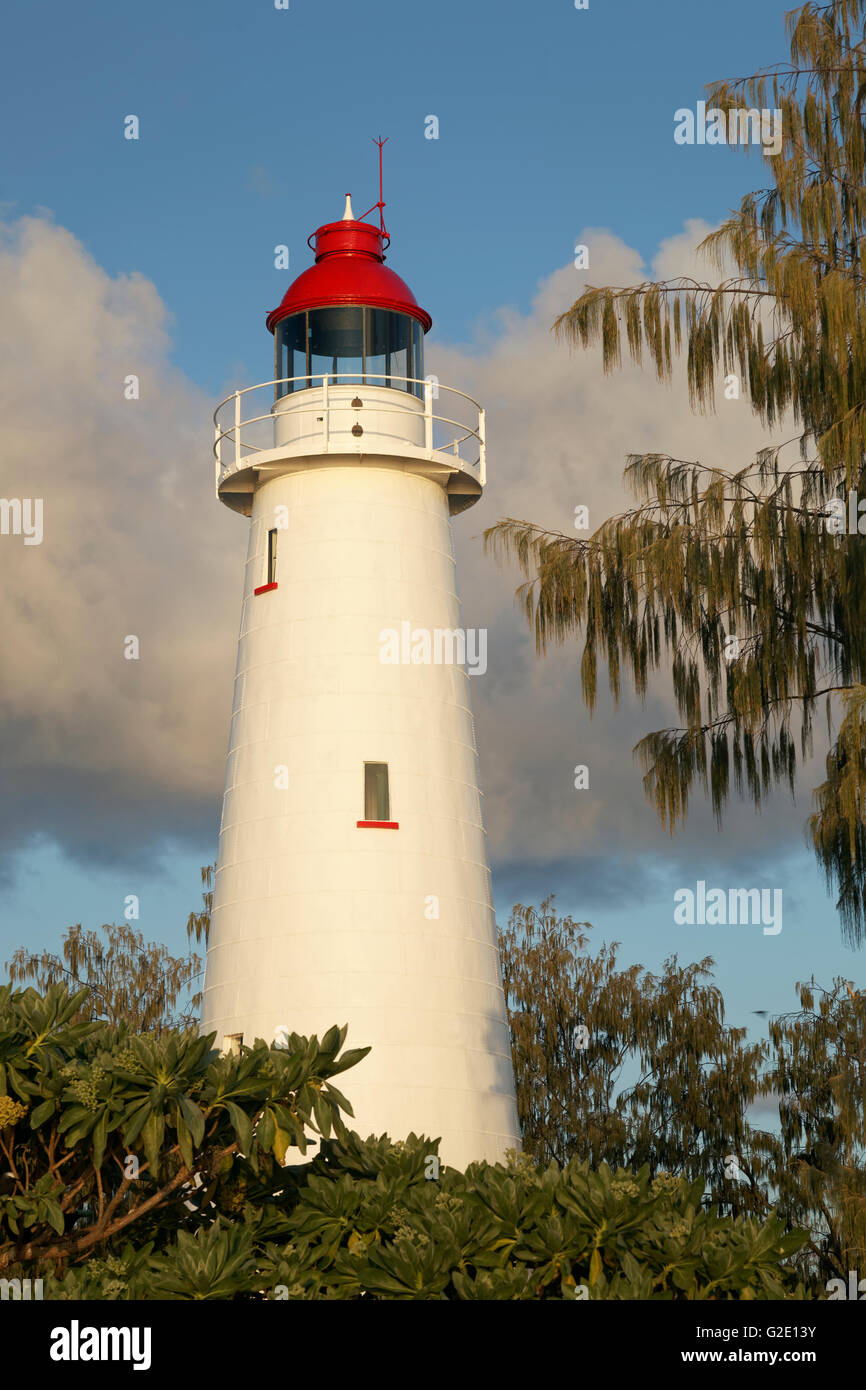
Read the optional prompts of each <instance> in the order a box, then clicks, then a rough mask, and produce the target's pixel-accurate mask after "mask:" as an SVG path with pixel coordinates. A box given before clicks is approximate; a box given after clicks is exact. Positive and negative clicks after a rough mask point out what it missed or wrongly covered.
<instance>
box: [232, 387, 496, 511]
mask: <svg viewBox="0 0 866 1390" xmlns="http://www.w3.org/2000/svg"><path fill="white" fill-rule="evenodd" d="M311 381H316V382H320V383H321V385H316V386H310V385H309V383H310V382H311ZM396 381H399V382H402V383H403V385H404V386H421V387H423V410H414V409H411V408H407V405H406V404H404V403H403V402H408V401H412V400H418V397H417V396H416V395H415V394H414V393H410V392H408V391H403V392H400V391H395V392H394V394H395V395H396V396H397V398H398V399H399V400H400V401H401V403H400V404H399V405H398V404H393V405H392V404H390V403H388V402H387V401H383V399H382V396H381V395H379V394H377V395H376V397H375V398H374V399H371V400H370V403H369V413H370V414H375V415H376V416H377V417H378V416H380V415H389V416H402V417H403V419H404V420H405V421H406V425H407V431H406V435H405V439H402V437H401V435H400V433H399V432H397V433H394V434H388V435H387V436H382V435H377V434H375V433H373V435H372V438H371V440H370V444H371V446H372V448H373V449H375V450H380V448H381V445H382V440H383V438H386V439H387V440H389V441H392V442H393V443H394V444H395V445H397V446H400V447H402V446H403V445H404V444H405V445H406V446H409V448H410V449H411V452H412V454H416V453H421V454H422V455H423V456H424V457H427V458H430V459H433V458H434V457H435V456H437V455H439V456H441V455H442V454H443V453H444V454H446V455H447V454H450V455H451V457H452V458H454V459H455V460H456V461H457V462H456V467H458V468H459V469H460V470H461V471H469V472H471V473H472V475H473V476H474V477H476V478H477V479H478V481H479V482H480V484H481V486H482V487H483V486H484V484H485V482H486V475H487V466H486V465H487V459H486V448H485V439H484V427H485V416H484V410H483V408H482V407H481V406H480V405H479V404H478V402H477V401H475V400H473V399H472V397H471V396H467V395H466V393H465V391H458V390H456V388H455V387H453V386H441V385H439V383H437V382H433V381H430V380H429V379H426V378H420V377H408V376H395V375H393V374H391V375H386V374H385V373H374V372H366V373H362V372H337V373H325V374H323V375H321V376H318V375H317V376H314V377H308V376H294V377H280V378H279V379H278V380H276V381H261V382H259V383H258V384H257V385H256V386H245V387H244V388H243V389H242V390H240V391H234V392H233V393H232V394H231V395H230V396H226V398H225V400H224V401H221V402H220V404H219V405H218V406H217V408H216V410H215V411H214V415H213V419H214V445H213V450H214V457H215V459H216V481H217V487H219V484H220V481H221V479H222V478H223V477H224V476H225V475H226V474H227V473H229V472H234V471H235V470H237V469H238V468H240V467H242V466H243V464H244V463H245V461H246V460H248V459H249V460H250V461H252V458H253V456H254V455H255V454H259V453H266V452H269V451H270V450H272V449H274V448H275V447H277V441H276V438H275V437H274V429H273V427H274V425H275V424H276V423H277V422H279V421H286V420H291V421H293V422H294V421H295V420H297V419H298V418H302V417H304V416H313V417H314V419H313V424H317V423H321V426H322V429H321V435H320V442H319V443H318V444H313V442H312V438H311V435H310V434H308V435H305V436H304V437H303V439H301V440H298V441H297V443H298V445H300V446H302V450H303V452H305V453H311V454H312V453H319V452H321V453H327V452H328V450H329V447H330V444H331V442H332V440H334V441H336V438H337V436H338V435H339V438H340V439H341V440H342V441H343V447H345V442H346V434H347V433H351V432H350V431H349V430H347V429H342V430H340V431H334V430H333V428H332V424H333V418H332V417H333V416H334V415H335V414H337V413H339V415H340V416H341V417H342V418H343V419H344V420H345V417H346V414H347V412H350V411H351V410H352V406H351V403H350V402H349V401H348V400H346V398H345V396H344V395H341V397H340V398H339V399H338V400H336V401H334V400H333V398H332V397H331V396H330V393H329V387H331V386H344V387H345V386H351V387H352V388H353V389H355V390H356V391H360V390H363V388H364V386H371V385H376V384H377V383H383V384H385V383H387V385H388V386H390V385H391V383H392V382H396ZM296 382H303V383H304V385H303V386H302V387H301V388H300V389H296V390H294V391H289V392H283V394H281V395H280V396H278V397H277V399H276V401H275V402H273V403H272V404H271V405H270V406H269V408H268V410H267V411H266V412H264V413H262V414H258V415H249V416H245V415H244V406H245V405H246V404H247V402H245V401H244V402H243V403H242V398H243V397H245V396H249V395H250V393H251V392H253V391H264V390H268V391H270V392H271V393H273V392H274V390H275V388H276V387H277V386H289V385H294V384H295V383H296ZM379 389H381V388H379ZM307 392H309V393H310V394H311V395H312V393H313V392H315V396H313V398H312V399H311V400H310V402H309V404H308V405H296V404H295V402H296V401H298V400H300V398H301V397H302V396H303V395H306V394H307ZM440 392H445V393H447V394H448V395H449V396H456V397H459V398H460V401H465V402H466V403H467V405H468V406H469V408H470V413H471V414H472V416H473V423H467V422H466V421H465V420H459V419H455V418H453V417H452V416H450V415H440V414H437V413H435V412H434V410H433V401H434V397H435V396H438V394H439V393H440ZM289 403H290V405H289ZM281 406H282V408H281ZM458 408H459V407H455V413H456V410H457V409H458ZM422 421H423V434H424V444H423V448H419V447H418V446H417V445H416V444H415V443H414V441H412V440H410V435H409V430H410V427H411V425H412V424H416V425H417V424H418V423H419V422H422ZM262 426H265V430H264V431H262V429H261V427H262ZM253 427H258V436H259V438H264V439H265V442H264V443H254V442H253V440H252V438H251V437H250V436H251V433H253ZM245 432H246V437H245ZM413 432H414V431H413ZM312 433H314V432H312ZM226 446H228V447H226ZM464 449H465V452H463V451H464ZM298 451H300V450H298ZM293 452H294V450H293ZM227 455H228V457H227ZM469 455H474V457H469Z"/></svg>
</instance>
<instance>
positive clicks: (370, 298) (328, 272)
mask: <svg viewBox="0 0 866 1390" xmlns="http://www.w3.org/2000/svg"><path fill="white" fill-rule="evenodd" d="M386 235H387V234H386V233H385V232H383V231H381V230H380V229H379V228H378V227H374V226H373V225H372V223H370V222H357V221H355V220H354V219H351V218H344V219H343V221H342V222H326V223H325V225H324V226H323V227H319V229H318V231H316V232H314V233H313V236H314V237H315V243H316V245H315V251H316V263H315V265H311V266H310V267H309V268H308V269H307V270H305V271H303V272H302V273H301V274H300V275H299V276H298V278H297V280H295V281H294V283H293V284H291V285H290V286H289V288H288V290H287V291H286V294H285V297H284V298H283V302H282V303H281V304H280V306H279V308H278V309H272V310H271V312H270V313H269V314H268V317H267V319H266V323H267V326H268V328H269V329H270V330H271V332H272V333H273V331H274V328H275V327H276V325H277V324H278V323H279V322H280V320H281V319H286V318H288V317H289V315H290V314H297V313H300V312H301V310H303V309H326V308H329V307H331V306H339V305H343V304H371V305H373V306H374V307H375V308H378V309H392V310H394V311H395V312H396V313H398V314H411V316H412V318H414V319H417V320H418V322H419V323H422V324H423V325H424V332H425V333H426V332H427V331H428V329H429V328H430V326H431V325H432V323H433V320H432V319H431V317H430V315H429V314H428V313H427V312H426V310H424V309H422V308H421V306H420V304H418V302H417V300H416V299H415V296H414V294H413V293H412V291H411V290H410V288H409V286H408V285H407V284H406V282H405V281H404V280H401V279H400V276H399V275H396V274H395V273H394V271H393V270H389V269H388V268H387V267H386V266H385V265H383V261H384V260H385V245H386V244H387V243H386V242H385V237H386ZM311 240H312V238H311Z"/></svg>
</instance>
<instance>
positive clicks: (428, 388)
mask: <svg viewBox="0 0 866 1390" xmlns="http://www.w3.org/2000/svg"><path fill="white" fill-rule="evenodd" d="M424 448H425V450H426V451H427V454H428V456H429V455H430V454H432V453H433V383H432V381H425V382H424Z"/></svg>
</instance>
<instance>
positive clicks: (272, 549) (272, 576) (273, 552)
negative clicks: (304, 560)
mask: <svg viewBox="0 0 866 1390" xmlns="http://www.w3.org/2000/svg"><path fill="white" fill-rule="evenodd" d="M276 587H277V532H276V528H274V530H273V531H269V532H268V570H267V578H266V579H265V582H264V584H260V585H259V587H258V588H257V589H254V590H253V593H254V594H266V593H267V592H268V590H269V589H275V588H276Z"/></svg>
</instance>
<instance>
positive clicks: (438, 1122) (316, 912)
mask: <svg viewBox="0 0 866 1390" xmlns="http://www.w3.org/2000/svg"><path fill="white" fill-rule="evenodd" d="M380 148H381V147H380ZM380 167H381V165H380ZM380 187H381V185H380ZM374 208H378V210H379V218H378V222H379V225H376V223H375V222H371V221H366V220H365V218H366V217H367V216H368V215H369V214H367V213H365V214H364V215H363V217H361V218H356V217H355V215H354V213H353V211H352V205H351V200H350V198H348V197H347V199H346V208H345V212H344V215H343V217H342V218H341V219H340V220H339V221H334V222H328V223H325V224H324V225H323V226H321V227H319V228H318V230H317V231H316V232H315V233H313V235H312V236H311V237H310V239H309V244H310V246H311V249H312V250H313V252H314V255H315V260H314V263H313V264H312V265H310V266H309V267H308V268H307V269H306V270H304V271H303V273H302V274H301V275H299V276H298V278H297V279H296V280H295V281H294V283H293V284H292V285H291V286H290V288H289V289H288V291H287V293H286V295H285V297H284V298H283V300H282V303H281V304H280V305H279V307H278V308H276V309H274V310H273V311H272V312H271V313H270V314H268V316H267V320H266V322H267V328H268V329H269V330H270V332H271V333H272V334H273V336H274V354H275V355H274V379H273V380H272V381H267V382H264V383H261V384H259V385H257V386H252V387H247V388H245V389H243V390H239V391H237V392H235V393H234V394H233V395H232V396H230V397H229V398H228V399H227V400H226V401H224V402H223V403H222V405H221V406H220V407H219V408H218V410H217V411H216V413H215V417H214V418H215V424H216V433H215V444H214V453H215V458H216V492H217V496H218V497H219V499H220V501H221V502H222V503H224V504H225V505H226V506H227V507H230V508H231V509H232V510H233V511H236V512H238V513H240V514H241V515H242V516H245V517H248V518H249V545H248V550H247V559H246V568H245V573H244V582H243V600H242V608H241V623H240V634H239V638H238V654H237V667H236V675H235V683H234V704H233V712H232V721H231V732H230V737H229V751H228V758H227V764H226V779H225V795H224V798H223V804H222V820H221V827H220V837H219V851H218V857H217V867H216V874H215V880H214V898H213V910H212V916H211V926H210V935H209V941H208V949H207V967H206V974H205V985H204V998H203V1012H202V1030H203V1031H204V1032H211V1031H214V1030H215V1031H216V1033H217V1035H218V1037H217V1043H218V1045H219V1046H220V1047H222V1048H223V1049H224V1050H237V1049H239V1048H240V1046H241V1045H242V1044H244V1043H249V1044H252V1043H253V1041H254V1040H255V1039H256V1038H262V1039H265V1040H266V1041H268V1042H270V1043H276V1044H279V1042H280V1040H281V1039H284V1038H285V1036H286V1033H287V1032H297V1033H301V1034H305V1035H311V1034H314V1033H315V1034H318V1036H319V1037H320V1038H321V1037H322V1035H323V1034H324V1033H325V1031H326V1030H327V1029H328V1028H329V1027H331V1026H332V1025H333V1024H338V1025H343V1024H348V1037H347V1046H349V1047H364V1046H369V1047H370V1048H371V1049H372V1050H371V1052H370V1053H369V1054H368V1055H367V1057H365V1058H364V1060H363V1061H362V1062H360V1063H359V1064H358V1065H357V1066H356V1067H354V1068H353V1069H352V1071H351V1072H349V1073H347V1075H346V1078H345V1083H344V1089H345V1091H346V1092H347V1094H348V1096H349V1099H350V1100H351V1103H352V1106H353V1109H354V1112H355V1119H354V1120H353V1121H349V1123H350V1125H351V1127H352V1128H354V1129H356V1130H357V1131H358V1132H359V1133H360V1134H361V1135H362V1136H363V1137H366V1136H368V1135H370V1134H376V1135H379V1134H385V1133H387V1134H389V1135H390V1136H391V1138H392V1139H400V1138H403V1137H405V1136H406V1135H407V1134H409V1133H410V1132H413V1131H414V1132H415V1133H416V1134H426V1135H428V1136H430V1137H431V1138H440V1139H441V1143H440V1148H439V1153H440V1157H441V1159H442V1160H443V1161H444V1162H445V1163H448V1164H451V1165H452V1166H455V1167H458V1168H465V1167H466V1165H467V1164H468V1163H470V1162H472V1161H474V1160H477V1159H486V1160H488V1161H489V1162H496V1161H498V1160H501V1159H502V1158H503V1156H504V1154H505V1151H506V1150H507V1149H509V1148H515V1147H519V1142H520V1141H519V1130H518V1124H517V1112H516V1103H515V1092H514V1075H513V1069H512V1061H511V1048H510V1042H509V1031H508V1024H507V1016H506V1010H505V1000H504V996H503V988H502V976H501V965H500V959H499V952H498V946H497V937H496V925H495V921H494V915H493V906H492V899H491V882H490V869H489V863H488V854H487V841H486V835H485V831H484V825H483V818H482V808H481V792H480V788H479V779H478V755H477V748H476V743H475V734H474V728H473V721H472V712H471V706H470V684H471V676H470V672H471V671H472V670H473V669H474V670H475V671H477V672H480V671H481V670H483V668H484V662H483V661H482V660H481V655H480V654H481V653H482V651H483V652H484V653H485V654H486V642H485V641H483V640H482V638H483V637H484V636H485V634H478V633H467V632H465V631H464V629H463V628H462V626H461V614H460V603H459V599H458V595H457V586H456V577H455V561H454V552H453V544H452V533H451V517H452V516H454V515H456V514H459V513H461V512H463V511H464V510H465V509H466V508H468V507H470V506H472V504H473V503H474V502H476V501H477V499H478V498H479V497H480V496H481V493H482V490H483V488H484V484H485V474H486V456H485V440H484V412H483V410H482V409H481V407H480V406H479V405H478V404H477V403H476V402H475V401H473V400H472V399H471V398H470V397H469V396H467V395H466V394H465V393H463V392H461V391H460V390H459V389H457V388H456V387H449V386H445V385H443V384H440V383H439V382H438V381H437V380H436V379H435V378H432V377H428V376H425V372H424V336H425V334H426V333H427V331H428V330H429V328H430V326H431V322H432V321H431V318H430V315H429V314H428V313H427V312H426V311H425V310H424V309H422V308H421V307H420V305H419V304H418V303H417V301H416V299H415V297H414V295H413V294H412V292H411V290H410V289H409V287H408V286H407V285H406V284H405V283H404V281H403V280H402V279H401V278H400V277H399V276H398V275H396V274H395V272H394V271H393V270H391V269H390V268H389V267H388V266H386V265H385V252H386V248H387V246H388V244H389V240H390V238H389V236H388V233H387V231H386V229H385V223H384V217H383V208H384V202H383V200H382V197H381V192H380V200H379V203H378V204H374ZM373 210H374V209H370V212H372V211H373Z"/></svg>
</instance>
